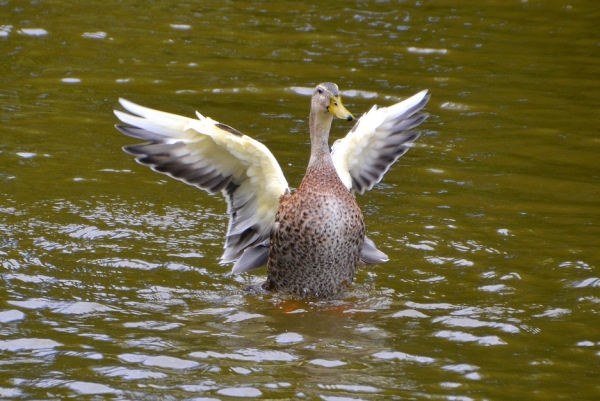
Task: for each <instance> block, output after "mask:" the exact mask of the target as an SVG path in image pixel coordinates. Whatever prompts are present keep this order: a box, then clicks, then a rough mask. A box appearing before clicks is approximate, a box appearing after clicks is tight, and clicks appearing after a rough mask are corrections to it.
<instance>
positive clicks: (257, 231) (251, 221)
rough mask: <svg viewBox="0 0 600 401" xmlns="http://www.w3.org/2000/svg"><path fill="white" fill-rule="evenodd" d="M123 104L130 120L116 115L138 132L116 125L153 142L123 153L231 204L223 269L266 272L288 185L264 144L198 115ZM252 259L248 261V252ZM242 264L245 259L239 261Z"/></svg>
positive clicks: (119, 114) (127, 132) (133, 135)
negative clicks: (229, 265)
mask: <svg viewBox="0 0 600 401" xmlns="http://www.w3.org/2000/svg"><path fill="white" fill-rule="evenodd" d="M119 103H121V105H122V106H123V107H124V108H125V109H126V110H127V111H129V112H130V113H133V114H135V115H137V116H139V117H136V116H133V115H131V114H127V113H123V112H120V111H117V110H115V114H116V116H117V117H118V118H119V119H120V120H121V121H122V122H124V123H126V124H129V125H132V126H133V127H129V126H124V125H117V126H116V128H117V129H118V130H119V131H121V132H122V133H123V134H125V135H128V136H131V137H134V138H138V139H143V140H146V141H149V142H147V143H143V144H138V145H131V146H125V147H124V148H123V149H124V150H125V151H126V152H127V153H130V154H132V155H134V156H136V161H137V162H138V163H140V164H143V165H146V166H149V167H150V168H152V170H154V171H157V172H159V173H163V174H166V175H168V176H170V177H173V178H176V179H178V180H180V181H183V182H185V183H186V184H189V185H193V186H196V187H198V188H200V189H203V190H205V191H207V192H209V193H211V194H215V193H218V192H221V193H222V194H223V196H225V199H226V200H227V206H228V208H227V209H228V210H227V212H228V213H229V227H228V230H227V237H226V242H225V252H224V253H223V256H222V257H221V263H223V264H225V263H232V262H236V261H238V260H239V263H236V264H235V265H234V267H233V272H234V273H241V272H244V271H248V270H252V269H255V268H257V267H260V266H262V265H263V264H264V263H263V262H264V261H265V260H266V252H267V250H268V246H267V247H265V244H267V245H268V241H269V235H270V232H271V229H272V227H273V224H274V223H275V214H276V213H277V209H278V207H279V198H280V197H281V196H282V195H284V194H286V193H288V192H289V189H288V184H287V182H286V180H285V177H284V176H283V172H282V171H281V167H279V164H278V163H277V160H275V157H274V156H273V154H272V153H271V152H270V151H269V149H267V147H266V146H265V145H263V144H262V143H260V142H258V141H256V140H254V139H252V138H250V137H248V136H246V135H244V134H242V133H241V132H239V131H237V130H235V129H233V128H231V127H229V126H227V125H225V124H220V123H218V122H216V121H214V120H212V119H210V118H208V117H204V116H202V115H201V114H199V113H196V114H197V115H198V119H197V120H196V119H191V118H187V117H181V116H178V115H175V114H169V113H164V112H161V111H157V110H152V109H149V108H146V107H142V106H139V105H137V104H135V103H132V102H129V101H127V100H125V99H119ZM246 250H248V254H247V255H244V258H241V257H242V255H243V254H244V251H246ZM240 258H241V259H240Z"/></svg>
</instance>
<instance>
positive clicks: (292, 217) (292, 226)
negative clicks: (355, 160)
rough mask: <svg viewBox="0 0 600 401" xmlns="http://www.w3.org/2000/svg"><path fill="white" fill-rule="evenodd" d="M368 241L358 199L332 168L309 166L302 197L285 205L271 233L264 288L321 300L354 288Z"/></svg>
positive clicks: (284, 201) (293, 197) (298, 194)
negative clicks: (344, 287)
mask: <svg viewBox="0 0 600 401" xmlns="http://www.w3.org/2000/svg"><path fill="white" fill-rule="evenodd" d="M364 237H365V226H364V222H363V216H362V213H361V211H360V208H359V207H358V205H357V203H356V201H355V199H354V196H352V194H351V193H350V191H348V189H347V188H346V187H345V186H344V184H343V183H342V181H341V180H340V179H339V177H338V175H337V173H336V172H335V169H334V167H333V165H332V164H320V165H316V166H309V168H308V170H307V172H306V175H305V177H304V179H303V180H302V183H301V184H300V188H298V191H297V192H296V193H294V194H293V195H291V196H288V197H287V198H284V199H282V202H281V204H280V206H279V210H278V212H277V216H276V217H275V227H274V229H273V232H272V233H271V248H270V251H269V262H268V278H267V281H266V283H265V288H266V289H269V290H276V291H280V292H285V293H292V294H297V295H301V296H314V297H318V298H324V297H329V296H332V295H334V294H335V293H337V292H338V291H339V289H340V286H341V285H342V284H344V283H345V284H350V283H352V280H353V278H354V274H355V272H356V266H357V264H358V262H359V260H360V255H361V250H362V247H363V241H364Z"/></svg>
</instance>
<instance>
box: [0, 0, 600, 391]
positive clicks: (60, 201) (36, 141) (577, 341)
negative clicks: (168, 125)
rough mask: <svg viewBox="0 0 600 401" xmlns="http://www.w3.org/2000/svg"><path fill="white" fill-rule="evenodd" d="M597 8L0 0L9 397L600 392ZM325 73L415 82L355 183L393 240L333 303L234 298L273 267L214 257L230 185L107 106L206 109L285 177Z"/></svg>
mask: <svg viewBox="0 0 600 401" xmlns="http://www.w3.org/2000/svg"><path fill="white" fill-rule="evenodd" d="M599 17H600V12H599V11H598V7H597V4H596V2H594V1H579V0H577V1H573V2H568V3H565V2H561V1H544V2H542V1H504V2H500V1H489V2H467V1H444V2H442V1H407V2H392V1H387V2H385V1H381V2H338V3H334V2H316V1H305V2H291V1H289V2H284V1H281V2H243V1H235V2H233V1H229V2H228V1H211V2H192V1H189V2H186V1H178V2H170V1H162V2H148V1H145V2H134V1H130V2H110V1H109V2H96V1H87V2H61V1H46V2H44V1H30V2H28V1H1V2H0V66H1V68H0V188H2V198H1V199H0V275H1V276H0V277H1V278H2V279H1V280H0V398H7V399H53V398H71V397H78V398H83V399H106V398H108V399H123V400H153V399H194V400H209V399H220V400H229V399H239V398H244V397H245V398H261V399H300V400H302V399H310V400H312V399H314V400H326V401H333V400H335V401H341V400H359V399H364V400H371V399H373V400H376V399H381V400H384V399H385V400H389V399H397V400H405V399H406V400H408V399H411V400H414V399H435V400H438V399H442V400H514V399H531V400H558V399H564V400H596V399H598V398H600V384H599V383H600V380H599V377H600V329H599V327H600V316H599V314H600V271H599V269H600V253H599V251H598V249H597V248H598V238H600V229H599V224H600V164H599V162H598V160H599V158H598V154H599V151H600V136H599V135H598V125H599V124H598V123H599V122H600V118H599V117H598V116H599V113H598V107H599V105H600V102H599V99H600V33H599V32H600V31H599V30H598V28H597V23H598V20H599ZM36 29H38V30H36ZM39 29H41V30H43V31H40V30H39ZM322 81H333V82H336V83H337V84H338V85H339V86H340V89H341V90H342V91H345V92H343V96H344V103H345V105H346V106H347V107H348V109H349V110H350V111H352V112H353V113H354V114H355V115H357V116H359V115H361V114H362V113H364V112H365V111H367V110H368V109H369V108H370V107H371V106H372V105H373V104H375V103H376V104H380V105H389V104H392V103H394V102H395V101H397V100H399V99H403V98H406V97H408V96H410V95H412V94H414V93H416V92H418V91H420V90H422V89H429V90H430V93H431V95H432V97H431V100H430V102H429V104H428V106H427V110H426V111H427V112H429V113H430V114H431V117H430V118H429V119H428V120H427V121H426V122H425V123H424V124H423V125H422V126H421V133H422V136H421V138H420V139H419V140H418V143H416V145H415V147H414V148H413V149H411V151H410V152H408V154H407V155H405V156H404V157H403V158H402V159H400V160H399V161H398V163H396V165H395V166H394V168H392V169H391V170H390V171H389V172H388V173H387V175H386V177H385V179H384V181H383V182H382V183H381V184H380V185H378V186H377V187H376V188H375V189H374V190H372V191H371V192H369V193H367V194H365V195H363V196H359V198H358V200H359V204H360V205H361V207H362V209H363V212H364V214H365V218H366V222H367V230H368V233H369V236H370V237H371V238H372V239H373V240H374V241H375V243H376V244H377V245H378V247H379V248H380V249H381V250H383V251H384V252H386V253H387V254H388V255H389V257H390V262H388V263H387V264H383V265H377V266H372V267H369V268H363V269H362V270H360V272H359V274H358V276H357V278H356V282H355V287H354V289H353V290H352V291H351V292H349V293H348V294H346V296H345V297H343V298H342V299H339V300H335V301H328V302H319V303H317V302H312V301H306V302H296V301H294V302H292V301H289V300H285V299H282V298H280V297H277V296H274V295H264V294H248V293H247V292H245V291H244V287H245V286H246V285H247V284H250V283H255V282H260V281H261V280H262V279H264V275H265V271H264V270H261V271H257V272H256V273H251V274H245V275H241V276H230V275H228V271H229V269H230V267H228V266H220V265H219V264H218V257H219V256H220V255H221V253H222V246H223V243H224V233H225V230H226V226H227V217H226V215H225V209H226V207H225V202H223V199H221V197H219V196H215V197H211V196H208V195H206V194H205V193H203V192H201V191H198V190H197V189H195V188H192V187H187V186H185V185H183V184H181V183H180V182H176V181H174V180H171V179H169V178H168V177H165V176H162V175H159V174H156V173H154V172H152V171H150V170H149V169H147V168H145V167H142V166H139V165H137V164H136V163H135V162H134V161H133V160H132V157H131V156H129V155H127V154H125V153H123V152H122V151H121V147H122V146H124V145H127V144H131V143H134V142H135V141H133V142H132V140H131V139H130V138H126V137H124V136H123V135H121V134H119V133H118V132H117V131H116V130H115V129H114V128H113V125H114V124H115V123H117V119H116V118H115V117H114V115H113V114H112V110H113V109H115V108H117V109H118V108H119V106H118V103H117V99H118V98H119V97H123V98H126V99H129V100H132V101H134V102H136V103H140V104H143V105H146V106H149V107H153V108H158V109H161V110H165V111H169V112H172V113H177V114H182V115H186V116H190V117H191V116H193V113H194V111H195V110H198V111H200V112H201V113H202V114H204V115H206V116H210V117H212V118H213V119H215V120H218V121H220V122H223V123H226V124H228V125H231V126H233V127H235V128H237V129H238V130H240V131H242V132H244V133H246V134H248V135H251V136H252V137H254V138H256V139H258V140H260V141H261V142H263V143H265V144H266V145H267V146H268V147H269V148H270V149H271V150H272V152H273V153H274V155H275V156H276V157H277V159H278V160H279V161H280V164H281V165H282V167H283V170H284V172H285V174H286V178H287V179H288V182H289V183H290V185H291V186H292V187H296V186H297V185H298V184H299V183H300V180H301V178H302V174H303V172H304V168H305V166H306V163H307V161H308V151H309V148H308V135H307V123H308V121H307V120H308V109H309V98H308V97H307V96H305V95H303V94H302V93H303V90H302V89H298V88H308V87H312V86H314V85H315V84H316V83H318V82H322ZM350 124H351V123H347V122H343V121H335V122H334V128H333V131H332V135H331V136H332V140H333V139H337V138H339V137H341V136H343V135H344V134H345V132H347V131H348V130H349V129H350V128H351V125H350Z"/></svg>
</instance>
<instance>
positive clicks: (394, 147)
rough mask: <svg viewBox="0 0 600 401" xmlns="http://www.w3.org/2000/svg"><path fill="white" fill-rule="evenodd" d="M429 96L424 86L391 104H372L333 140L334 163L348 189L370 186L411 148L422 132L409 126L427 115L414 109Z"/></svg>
mask: <svg viewBox="0 0 600 401" xmlns="http://www.w3.org/2000/svg"><path fill="white" fill-rule="evenodd" d="M428 100H429V95H428V94H427V90H424V91H421V92H419V93H417V94H416V95H414V96H412V97H410V98H408V99H406V100H403V101H402V102H400V103H396V104H394V105H392V106H390V107H380V108H378V107H377V106H373V108H371V110H369V112H367V113H366V114H365V115H363V116H362V117H361V118H360V119H359V120H358V121H357V122H356V125H354V127H353V128H352V130H350V132H349V133H348V134H347V135H346V136H345V137H344V138H343V139H340V140H337V141H336V142H335V143H334V144H333V147H332V151H331V157H332V158H333V164H334V166H335V169H336V171H337V173H338V175H339V176H340V178H341V179H342V182H343V183H344V184H345V185H346V187H347V188H348V189H350V190H352V191H354V192H358V193H359V194H363V193H364V192H365V191H368V190H370V189H371V188H373V186H374V185H375V184H377V183H378V182H379V181H381V179H382V178H383V176H384V174H385V173H386V172H387V171H388V170H389V168H390V166H391V165H392V164H394V162H396V160H398V158H400V156H402V155H403V154H405V153H406V152H407V151H408V149H409V148H410V144H411V143H412V142H413V141H414V140H415V139H417V138H418V137H419V133H416V132H410V131H409V130H411V129H413V128H415V127H416V126H418V125H419V124H421V123H422V122H423V121H424V120H425V119H426V118H427V117H428V115H427V114H415V113H416V112H418V111H419V110H421V109H422V108H423V107H424V106H425V105H426V104H427V101H428Z"/></svg>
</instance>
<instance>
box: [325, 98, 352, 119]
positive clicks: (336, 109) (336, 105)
mask: <svg viewBox="0 0 600 401" xmlns="http://www.w3.org/2000/svg"><path fill="white" fill-rule="evenodd" d="M328 110H329V112H330V113H331V114H333V115H334V116H336V117H337V118H341V119H343V120H348V121H352V120H353V119H354V116H353V115H352V113H350V112H349V111H348V109H347V108H345V107H344V104H343V103H342V97H341V96H337V97H336V96H331V99H330V102H329V108H328Z"/></svg>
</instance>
